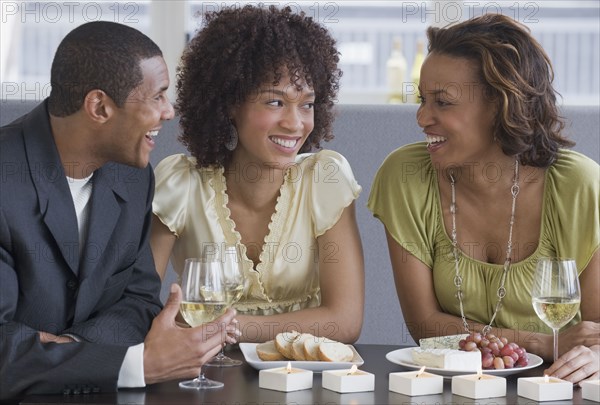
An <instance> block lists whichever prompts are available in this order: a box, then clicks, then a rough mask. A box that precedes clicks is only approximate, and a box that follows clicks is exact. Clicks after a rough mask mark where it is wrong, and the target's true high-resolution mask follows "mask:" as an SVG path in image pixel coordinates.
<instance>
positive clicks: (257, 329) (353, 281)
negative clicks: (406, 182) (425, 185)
mask: <svg viewBox="0 0 600 405" xmlns="http://www.w3.org/2000/svg"><path fill="white" fill-rule="evenodd" d="M205 19H206V21H205V22H206V24H205V26H204V28H203V29H201V30H200V31H199V32H198V33H197V34H196V36H195V37H194V38H193V39H192V40H191V43H190V44H189V47H188V48H187V50H186V51H185V53H184V55H183V58H182V66H181V68H180V70H179V72H178V82H177V85H178V98H177V110H178V113H179V115H180V117H181V121H180V123H181V127H182V129H183V133H182V135H181V140H182V141H183V143H184V144H185V145H186V146H187V148H188V150H189V152H190V153H191V155H192V156H191V157H190V156H185V155H174V156H170V157H167V158H166V159H164V160H163V161H162V162H161V163H160V164H159V165H158V166H157V167H156V195H155V199H154V204H153V209H154V214H155V220H154V223H153V230H152V240H151V244H152V251H153V254H154V258H155V262H156V266H157V270H158V272H159V273H160V275H161V277H164V273H165V269H166V267H167V263H168V260H169V257H171V260H172V264H173V268H174V269H175V271H176V272H178V273H181V271H182V269H183V262H184V260H185V259H186V258H188V257H198V256H199V255H200V253H201V250H202V249H203V247H204V246H205V245H206V244H214V246H215V247H216V248H219V246H222V245H223V244H225V243H227V244H231V243H237V244H241V246H242V256H243V258H242V261H243V262H244V265H243V267H244V270H243V271H244V275H245V278H246V282H245V287H244V292H243V295H242V298H241V299H240V301H239V302H238V303H237V304H236V305H235V309H236V310H237V312H238V316H237V319H238V320H239V322H240V329H241V331H242V334H243V336H242V338H241V340H242V341H244V340H245V341H254V342H262V341H267V340H270V339H273V338H274V336H275V335H276V334H277V333H279V332H282V331H289V330H292V329H295V330H298V331H300V332H309V333H312V334H314V335H320V336H327V337H329V338H332V339H335V340H338V341H343V342H354V341H355V340H356V339H357V338H358V336H359V334H360V330H361V326H362V320H363V304H364V269H363V254H362V246H361V242H360V236H359V233H358V227H357V224H356V219H355V213H354V200H355V199H356V198H357V197H358V195H359V193H360V191H361V187H360V186H359V185H358V184H357V182H356V180H355V179H354V175H353V173H352V170H351V168H350V166H349V164H348V162H347V161H346V159H345V158H344V157H343V156H341V155H340V154H339V153H336V152H333V151H329V150H320V151H318V152H316V153H311V151H313V150H315V149H316V148H319V146H320V142H321V141H328V140H330V139H331V138H332V137H333V136H332V133H331V132H332V121H333V111H332V108H333V103H334V100H335V97H336V94H337V90H338V85H339V78H340V76H341V72H340V70H339V69H338V67H337V63H338V59H339V57H338V51H337V49H336V47H335V41H334V40H333V39H332V37H331V36H330V34H329V33H328V32H327V30H326V29H325V28H323V27H322V26H320V25H319V24H318V23H316V22H314V21H313V20H312V19H311V18H308V17H306V16H305V15H304V14H294V13H292V12H291V11H290V9H289V8H285V9H277V8H275V7H274V6H271V7H269V8H263V7H253V6H245V7H243V8H239V7H238V8H224V9H222V10H221V11H218V12H213V13H208V14H207V15H206V16H205Z"/></svg>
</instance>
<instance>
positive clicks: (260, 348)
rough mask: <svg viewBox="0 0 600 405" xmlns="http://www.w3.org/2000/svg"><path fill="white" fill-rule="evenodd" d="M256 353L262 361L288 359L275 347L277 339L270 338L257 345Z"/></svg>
mask: <svg viewBox="0 0 600 405" xmlns="http://www.w3.org/2000/svg"><path fill="white" fill-rule="evenodd" d="M256 354H258V358H259V359H261V360H262V361H280V360H286V358H285V357H284V356H283V354H281V353H279V351H278V350H277V348H276V347H275V341H274V340H269V341H267V342H264V343H260V344H258V345H256Z"/></svg>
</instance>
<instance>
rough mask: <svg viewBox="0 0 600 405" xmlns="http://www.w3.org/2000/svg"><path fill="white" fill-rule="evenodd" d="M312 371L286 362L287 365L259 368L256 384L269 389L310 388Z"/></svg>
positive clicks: (293, 389) (283, 390)
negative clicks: (293, 366)
mask: <svg viewBox="0 0 600 405" xmlns="http://www.w3.org/2000/svg"><path fill="white" fill-rule="evenodd" d="M312 385H313V372H312V371H310V370H302V369H299V368H292V365H291V363H289V362H288V364H287V367H279V368H271V369H268V370H260V372H259V373H258V386H259V387H260V388H266V389H269V390H275V391H282V392H291V391H299V390H306V389H310V388H312Z"/></svg>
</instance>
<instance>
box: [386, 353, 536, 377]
mask: <svg viewBox="0 0 600 405" xmlns="http://www.w3.org/2000/svg"><path fill="white" fill-rule="evenodd" d="M412 349H413V348H412V347H408V348H405V349H398V350H394V351H393V352H389V353H388V354H386V355H385V358H386V359H388V360H389V361H391V362H392V363H395V364H399V365H401V366H402V367H406V368H408V369H410V370H419V369H420V368H421V367H422V366H419V365H418V364H416V363H414V362H413V359H412ZM527 359H528V360H529V364H527V365H526V366H525V367H514V368H505V369H502V370H483V373H484V374H491V375H499V376H507V375H511V374H516V373H520V372H522V371H524V370H529V369H530V368H534V367H537V366H539V365H540V364H542V363H543V362H544V361H543V360H542V358H541V357H539V356H536V355H535V354H531V353H527ZM426 370H427V371H429V372H430V373H432V374H438V375H443V376H447V377H451V376H454V375H462V374H466V373H471V372H473V373H476V372H477V370H446V369H445V368H435V367H427V368H426Z"/></svg>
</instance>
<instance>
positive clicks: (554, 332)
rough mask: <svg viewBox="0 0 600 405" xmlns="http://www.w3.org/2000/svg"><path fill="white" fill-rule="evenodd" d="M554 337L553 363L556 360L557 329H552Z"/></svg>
mask: <svg viewBox="0 0 600 405" xmlns="http://www.w3.org/2000/svg"><path fill="white" fill-rule="evenodd" d="M552 334H553V335H554V362H556V360H557V359H558V329H552Z"/></svg>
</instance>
